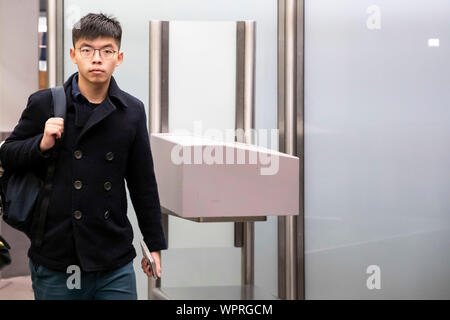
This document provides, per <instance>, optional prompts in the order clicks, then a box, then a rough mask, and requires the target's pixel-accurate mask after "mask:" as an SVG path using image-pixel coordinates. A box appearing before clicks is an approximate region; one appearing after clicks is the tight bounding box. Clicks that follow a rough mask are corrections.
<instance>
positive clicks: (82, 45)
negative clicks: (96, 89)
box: [70, 38, 123, 84]
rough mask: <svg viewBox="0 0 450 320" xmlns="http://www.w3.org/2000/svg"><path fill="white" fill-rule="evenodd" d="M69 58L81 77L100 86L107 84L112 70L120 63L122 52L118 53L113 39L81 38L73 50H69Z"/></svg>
mask: <svg viewBox="0 0 450 320" xmlns="http://www.w3.org/2000/svg"><path fill="white" fill-rule="evenodd" d="M94 49H100V50H94ZM112 51H113V52H114V53H113V54H111V52H112ZM91 53H92V55H90V54H91ZM70 58H71V59H72V61H73V63H75V64H76V65H77V66H78V72H79V75H80V76H81V77H83V78H85V79H86V80H87V81H88V82H91V83H93V84H94V83H95V84H101V83H105V82H107V81H108V80H109V78H110V77H111V75H112V74H113V72H114V69H115V68H116V67H118V66H119V65H120V64H121V63H122V61H123V52H119V48H118V46H117V43H116V41H115V40H114V39H113V38H97V39H95V40H87V39H84V38H81V39H79V40H78V41H77V42H76V43H75V48H71V49H70Z"/></svg>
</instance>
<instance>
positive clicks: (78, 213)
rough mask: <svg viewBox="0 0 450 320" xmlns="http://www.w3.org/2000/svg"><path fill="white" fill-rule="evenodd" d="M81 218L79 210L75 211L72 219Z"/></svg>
mask: <svg viewBox="0 0 450 320" xmlns="http://www.w3.org/2000/svg"><path fill="white" fill-rule="evenodd" d="M82 216H83V215H82V213H81V211H79V210H76V211H74V213H73V217H74V218H75V219H77V220H80V219H81V217H82Z"/></svg>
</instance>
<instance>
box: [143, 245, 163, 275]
mask: <svg viewBox="0 0 450 320" xmlns="http://www.w3.org/2000/svg"><path fill="white" fill-rule="evenodd" d="M150 254H151V255H152V257H153V260H155V265H156V275H157V276H158V278H161V251H153V252H150ZM141 265H142V270H143V271H144V273H145V274H146V275H147V276H148V277H151V276H152V272H151V270H150V263H149V262H148V261H147V259H146V258H145V257H144V258H142V261H141Z"/></svg>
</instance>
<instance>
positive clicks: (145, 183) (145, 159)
mask: <svg viewBox="0 0 450 320" xmlns="http://www.w3.org/2000/svg"><path fill="white" fill-rule="evenodd" d="M146 119H147V117H146V115H145V110H144V104H143V103H142V102H141V105H140V107H139V117H138V120H137V121H138V123H137V126H136V134H135V138H134V142H133V143H132V145H131V148H130V151H129V155H128V161H127V169H126V176H125V179H126V180H127V186H128V190H129V191H130V197H131V201H132V203H133V207H134V210H135V212H136V217H137V220H138V225H139V229H140V230H141V232H142V235H143V236H144V242H145V243H146V244H147V246H148V248H149V250H150V251H159V250H164V249H167V245H166V239H165V236H164V232H163V228H162V222H161V208H160V203H159V195H158V186H157V183H156V177H155V172H154V168H153V158H152V153H151V150H150V140H149V135H148V131H147V120H146Z"/></svg>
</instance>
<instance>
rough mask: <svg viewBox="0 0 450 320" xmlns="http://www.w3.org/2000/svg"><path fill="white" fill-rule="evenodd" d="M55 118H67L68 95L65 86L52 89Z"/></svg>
mask: <svg viewBox="0 0 450 320" xmlns="http://www.w3.org/2000/svg"><path fill="white" fill-rule="evenodd" d="M51 90H52V97H53V111H54V114H55V117H60V118H64V119H65V118H66V93H65V92H64V87H63V86H58V87H55V88H51Z"/></svg>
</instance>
